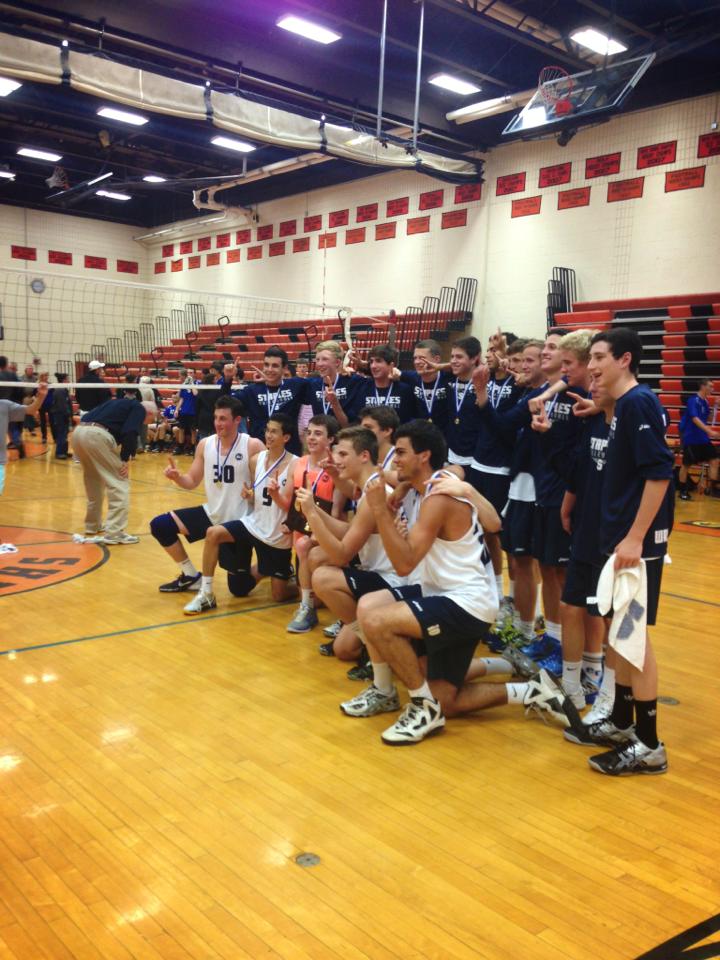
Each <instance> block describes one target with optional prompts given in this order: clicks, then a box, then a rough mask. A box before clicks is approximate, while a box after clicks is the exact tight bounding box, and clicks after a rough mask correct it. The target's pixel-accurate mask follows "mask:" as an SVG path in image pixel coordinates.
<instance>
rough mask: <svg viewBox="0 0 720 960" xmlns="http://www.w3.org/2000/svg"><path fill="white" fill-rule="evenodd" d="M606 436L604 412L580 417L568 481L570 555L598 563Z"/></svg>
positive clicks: (607, 424) (607, 429) (608, 430)
mask: <svg viewBox="0 0 720 960" xmlns="http://www.w3.org/2000/svg"><path fill="white" fill-rule="evenodd" d="M609 439H610V424H609V423H608V422H607V420H606V419H605V414H604V413H598V414H596V415H595V416H593V417H588V418H587V419H586V420H581V421H580V426H579V429H578V444H577V448H576V451H575V456H574V458H572V462H571V465H570V471H569V476H568V482H567V488H568V490H569V491H570V493H574V494H575V495H576V498H577V499H576V501H575V509H574V511H573V517H572V554H571V555H572V558H573V560H580V561H581V562H582V563H593V564H596V565H597V566H600V565H601V564H602V563H603V562H604V560H605V558H604V556H603V554H602V552H601V550H600V525H599V523H598V517H599V516H600V510H601V507H602V490H603V482H604V480H605V464H606V463H607V448H608V443H609Z"/></svg>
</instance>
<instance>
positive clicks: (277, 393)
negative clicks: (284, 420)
mask: <svg viewBox="0 0 720 960" xmlns="http://www.w3.org/2000/svg"><path fill="white" fill-rule="evenodd" d="M284 386H285V380H284V379H282V380H281V381H280V384H279V386H278V388H277V390H276V391H275V395H274V399H273V404H272V406H270V387H268V386H267V384H266V385H265V395H266V397H267V418H268V420H272V415H273V414H274V413H275V407H276V406H277V404H278V398H279V396H280V391H281V390H282V388H283V387H284Z"/></svg>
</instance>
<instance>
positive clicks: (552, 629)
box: [545, 620, 562, 643]
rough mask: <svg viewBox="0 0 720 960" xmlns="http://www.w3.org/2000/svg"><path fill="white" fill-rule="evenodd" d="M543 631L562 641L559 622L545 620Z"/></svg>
mask: <svg viewBox="0 0 720 960" xmlns="http://www.w3.org/2000/svg"><path fill="white" fill-rule="evenodd" d="M545 633H546V634H547V635H548V636H549V637H553V639H555V640H559V641H560V642H561V643H562V627H561V626H560V624H559V623H553V621H552V620H546V621H545Z"/></svg>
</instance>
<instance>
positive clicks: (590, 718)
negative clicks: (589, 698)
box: [583, 688, 615, 724]
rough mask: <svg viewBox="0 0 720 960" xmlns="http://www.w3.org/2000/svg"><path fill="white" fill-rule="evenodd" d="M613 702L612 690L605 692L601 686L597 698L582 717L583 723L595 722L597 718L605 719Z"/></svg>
mask: <svg viewBox="0 0 720 960" xmlns="http://www.w3.org/2000/svg"><path fill="white" fill-rule="evenodd" d="M614 703H615V694H614V692H613V693H606V692H605V691H604V690H602V688H601V690H600V693H599V694H598V696H597V700H596V701H595V703H594V704H593V705H592V709H591V710H590V711H589V712H588V713H586V714H585V716H584V717H583V723H585V724H590V723H596V722H597V721H598V720H606V719H607V718H608V717H609V716H610V714H611V713H612V708H613V705H614Z"/></svg>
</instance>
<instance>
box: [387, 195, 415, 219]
mask: <svg viewBox="0 0 720 960" xmlns="http://www.w3.org/2000/svg"><path fill="white" fill-rule="evenodd" d="M409 209H410V197H397V198H396V199H395V200H388V201H387V203H386V204H385V216H386V217H402V216H403V214H405V213H407V212H408V210H409Z"/></svg>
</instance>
